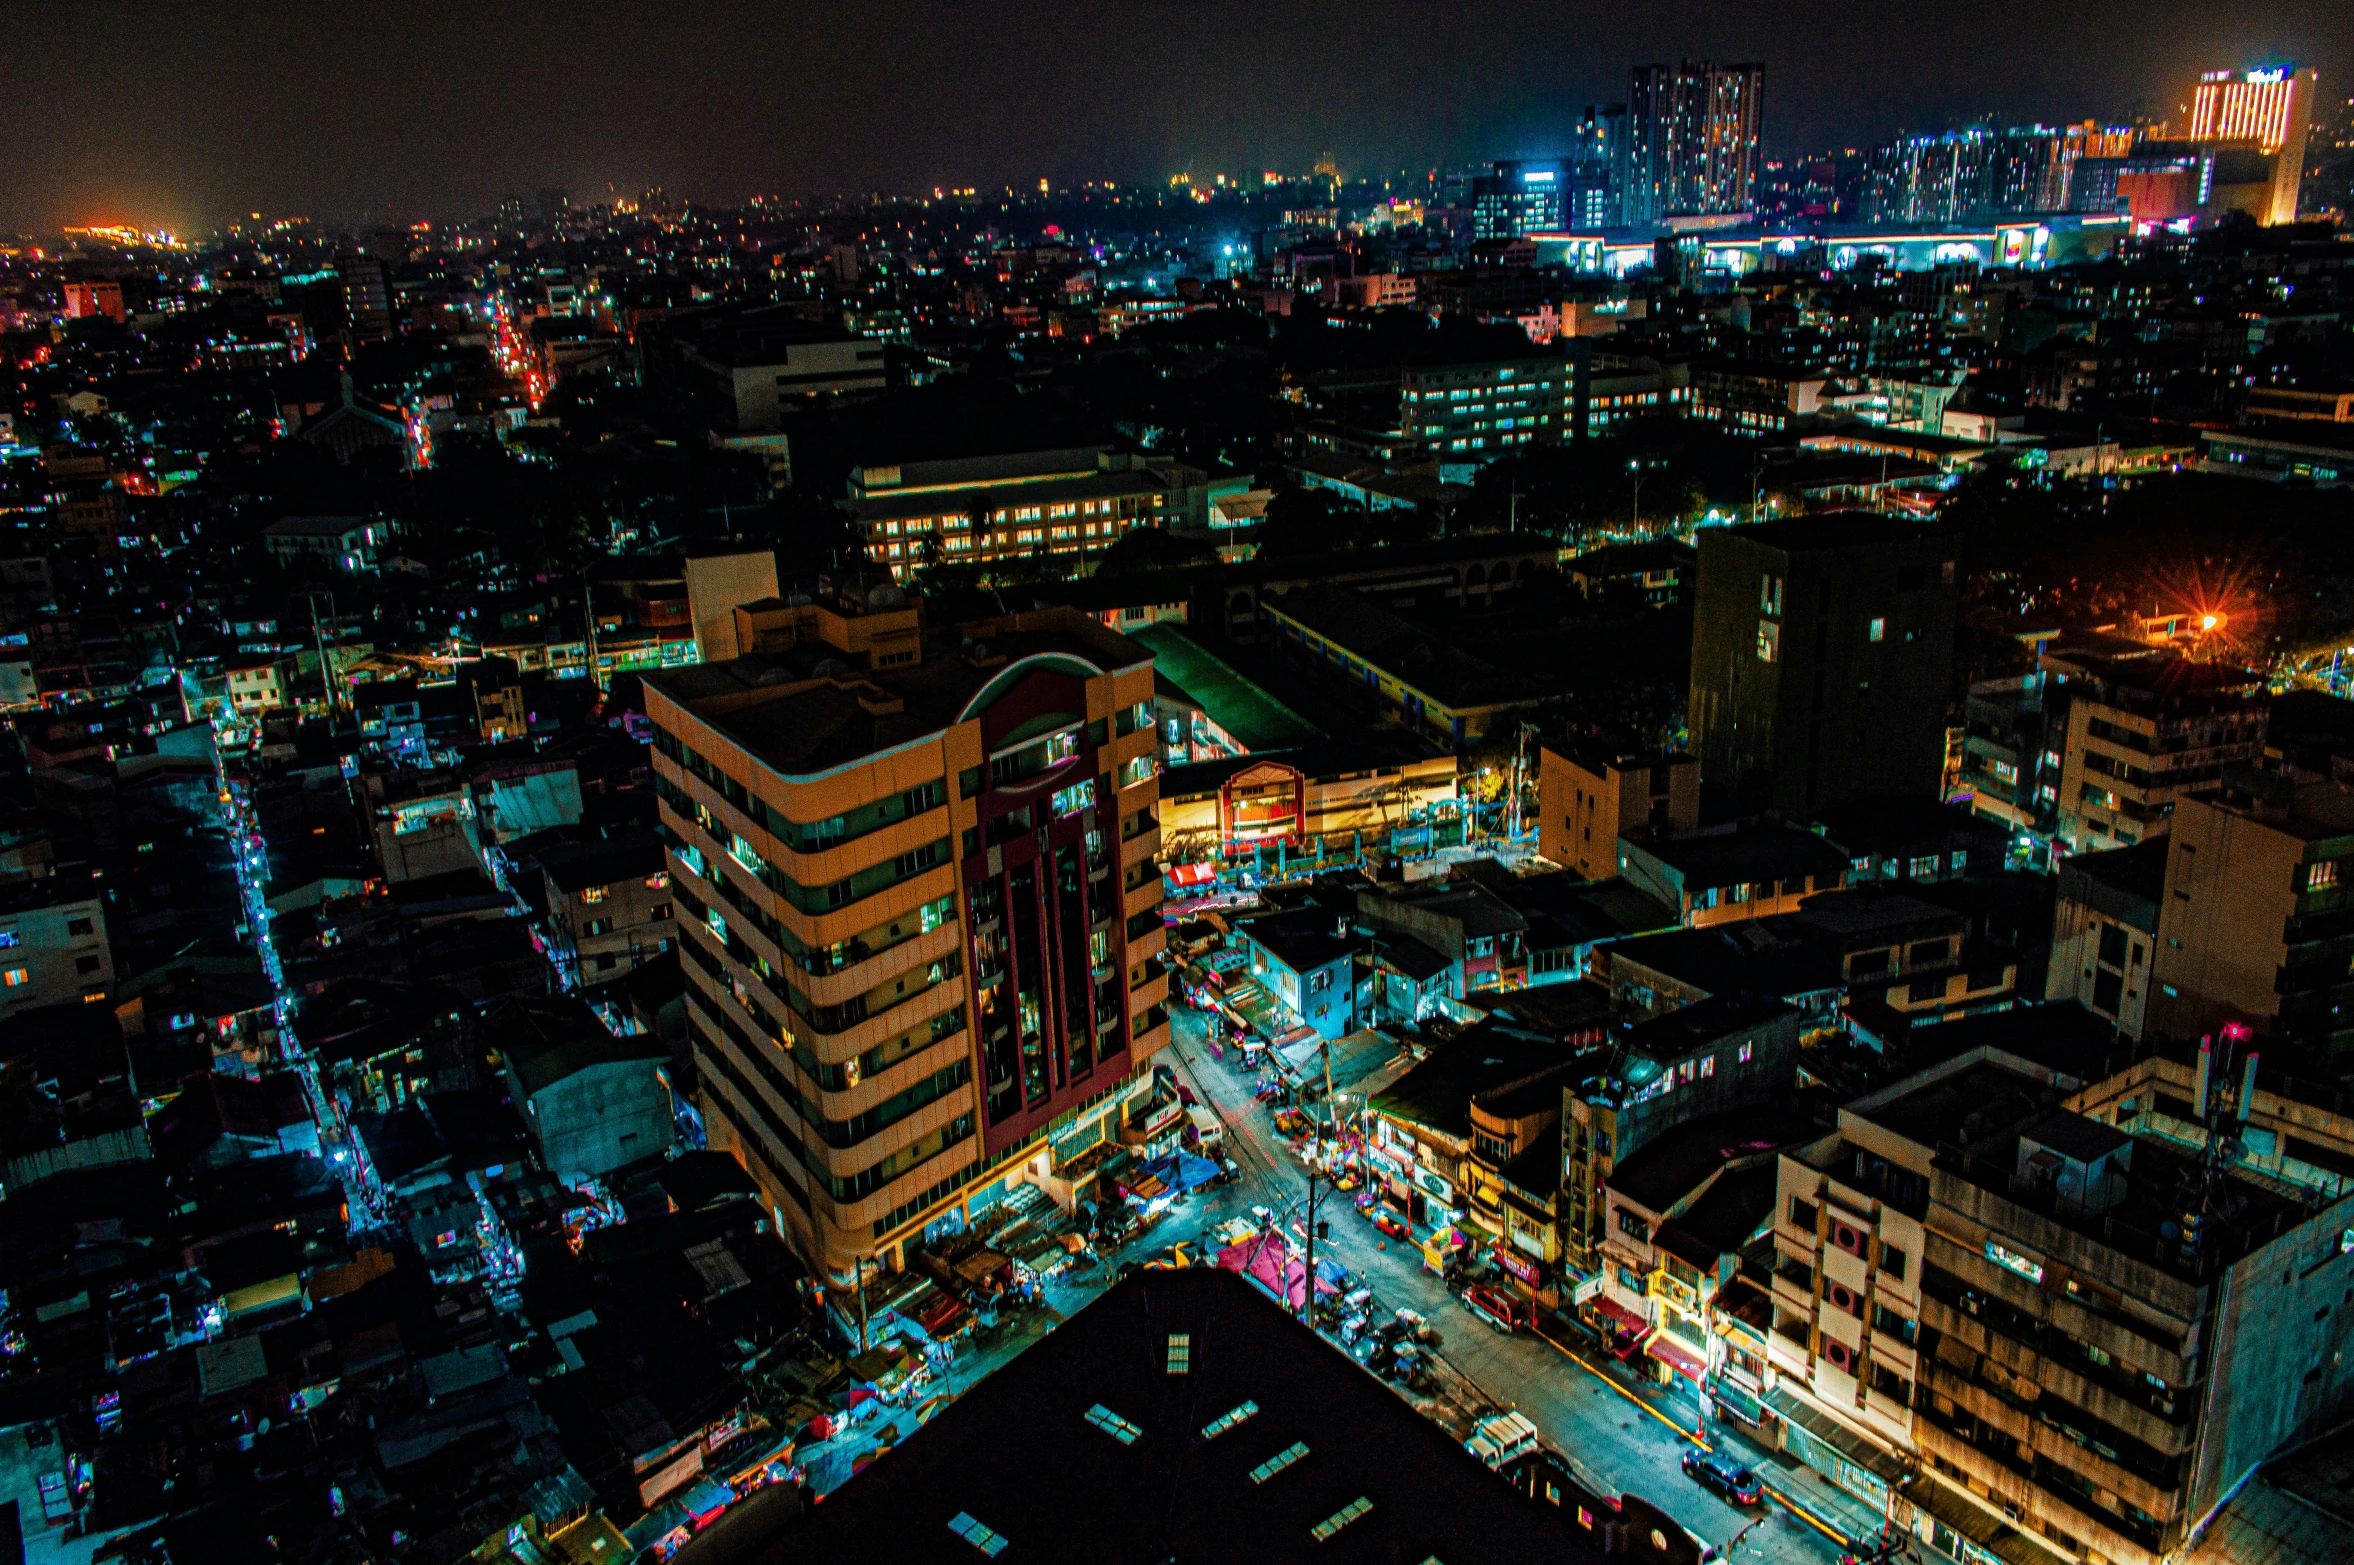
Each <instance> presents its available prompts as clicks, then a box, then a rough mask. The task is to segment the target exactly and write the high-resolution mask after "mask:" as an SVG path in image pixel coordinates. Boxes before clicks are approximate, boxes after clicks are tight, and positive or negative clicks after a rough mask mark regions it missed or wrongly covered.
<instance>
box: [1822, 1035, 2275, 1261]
mask: <svg viewBox="0 0 2354 1565" xmlns="http://www.w3.org/2000/svg"><path fill="white" fill-rule="evenodd" d="M2068 1086H2069V1083H2067V1082H2065V1081H2055V1080H2046V1079H2045V1078H2044V1076H2043V1075H2042V1074H2040V1073H2038V1072H2037V1071H2036V1070H2035V1069H2034V1068H2033V1067H2031V1066H2029V1065H2028V1064H2027V1063H2026V1062H2024V1061H2021V1060H2017V1059H2013V1058H2010V1057H2007V1056H2005V1055H2003V1054H2000V1053H1997V1052H1995V1051H1993V1050H1985V1051H1980V1052H1978V1053H1975V1054H1971V1055H1964V1056H1962V1057H1960V1058H1959V1059H1958V1060H1955V1061H1952V1062H1949V1063H1948V1064H1947V1065H1946V1066H1943V1067H1935V1068H1933V1069H1932V1070H1930V1071H1928V1072H1924V1073H1922V1074H1921V1075H1920V1076H1916V1077H1914V1078H1912V1079H1911V1080H1910V1081H1909V1082H1906V1083H1901V1084H1899V1086H1898V1087H1897V1088H1894V1089H1891V1091H1890V1092H1889V1093H1886V1094H1881V1095H1876V1096H1875V1097H1872V1098H1866V1099H1863V1100H1861V1101H1860V1102H1858V1103H1856V1104H1852V1105H1850V1106H1849V1107H1848V1108H1846V1109H1844V1110H1842V1111H1841V1112H1842V1115H1843V1116H1845V1115H1853V1116H1855V1117H1856V1118H1858V1119H1861V1120H1864V1121H1867V1122H1869V1123H1871V1124H1875V1125H1880V1126H1883V1127H1885V1128H1887V1129H1889V1130H1892V1131H1894V1132H1896V1133H1897V1134H1898V1135H1901V1136H1903V1137H1904V1138H1905V1139H1906V1140H1908V1141H1911V1142H1912V1143H1914V1144H1915V1145H1916V1146H1921V1147H1926V1148H1929V1149H1931V1150H1932V1152H1933V1154H1934V1158H1933V1163H1932V1166H1933V1167H1934V1168H1935V1169H1936V1170H1937V1171H1938V1172H1939V1173H1941V1174H1943V1175H1946V1176H1950V1177H1952V1178H1955V1179H1958V1180H1961V1181H1963V1182H1964V1183H1966V1184H1969V1185H1974V1186H1976V1187H1978V1188H1979V1189H1981V1190H1983V1191H1985V1192H1987V1193H1988V1194H1989V1195H1991V1196H1994V1197H1996V1198H1998V1199H2000V1200H2003V1201H2006V1202H2008V1203H2010V1204H2011V1205H2013V1206H2016V1207H2018V1208H2020V1209H2022V1210H2024V1211H2028V1212H2032V1213H2035V1214H2037V1215H2038V1216H2040V1217H2042V1218H2044V1219H2046V1220H2048V1221H2050V1222H2053V1223H2056V1224H2058V1225H2060V1226H2061V1227H2064V1228H2068V1229H2071V1230H2073V1231H2075V1232H2076V1233H2079V1234H2081V1235H2083V1236H2084V1237H2085V1238H2087V1239H2089V1240H2091V1241H2093V1242H2094V1243H2096V1244H2099V1245H2102V1246H2105V1247H2106V1248H2108V1249H2111V1250H2114V1251H2116V1252H2118V1253H2119V1254H2121V1255H2126V1256H2129V1257H2131V1258H2133V1259H2135V1260H2138V1261H2141V1262H2143V1263H2145V1264H2147V1265H2150V1266H2154V1267H2156V1268H2157V1269H2158V1270H2159V1271H2162V1272H2165V1273H2168V1274H2169V1275H2172V1276H2175V1277H2179V1278H2183V1279H2186V1280H2190V1281H2197V1280H2200V1279H2202V1278H2204V1277H2207V1276H2211V1275H2213V1273H2214V1272H2215V1270H2216V1269H2218V1268H2220V1267H2222V1266H2226V1265H2229V1264H2231V1263H2232V1262H2234V1261H2236V1260H2237V1259H2239V1257H2240V1256H2242V1255H2245V1254H2246V1253H2247V1252H2248V1251H2249V1250H2250V1249H2252V1248H2254V1247H2255V1246H2256V1245H2258V1244H2262V1243H2268V1242H2269V1241H2270V1240H2271V1239H2272V1238H2273V1237H2275V1235H2276V1234H2277V1233H2278V1232H2279V1231H2280V1228H2281V1225H2283V1224H2286V1223H2294V1222H2301V1221H2303V1220H2304V1218H2305V1217H2306V1215H2307V1211H2306V1208H2305V1206H2304V1205H2303V1203H2302V1202H2301V1201H2300V1200H2299V1199H2297V1198H2296V1196H2294V1195H2293V1194H2289V1193H2286V1191H2287V1190H2288V1189H2289V1187H2285V1186H2283V1187H2277V1188H2276V1186H2275V1185H2274V1184H2273V1183H2272V1182H2270V1181H2268V1180H2264V1179H2260V1178H2257V1177H2252V1176H2250V1175H2249V1174H2248V1173H2247V1172H2246V1171H2245V1170H2244V1169H2238V1168H2234V1169H2232V1170H2230V1171H2228V1172H2227V1173H2226V1174H2225V1175H2224V1176H2223V1178H2224V1181H2225V1182H2224V1184H2223V1186H2221V1187H2220V1188H2219V1190H2218V1193H2217V1194H2215V1195H2214V1196H2212V1197H2210V1199H2209V1201H2208V1203H2207V1208H2206V1210H2207V1212H2208V1216H2209V1219H2210V1221H2209V1224H2208V1226H2209V1228H2210V1230H2211V1232H2210V1234H2209V1235H2208V1236H2207V1238H2206V1240H2205V1242H2204V1243H2203V1245H2202V1247H2201V1249H2200V1251H2199V1252H2198V1253H2196V1254H2187V1253H2185V1250H2184V1248H2183V1235H2182V1229H2181V1219H2182V1214H2183V1211H2184V1203H2185V1196H2184V1192H2185V1190H2186V1189H2189V1188H2191V1187H2192V1186H2193V1185H2194V1184H2195V1183H2196V1180H2197V1174H2198V1168H2197V1160H2196V1158H2194V1157H2193V1156H2191V1155H2190V1154H2188V1153H2186V1152H2184V1151H2182V1150H2180V1149H2178V1148H2176V1147H2174V1146H2172V1145H2169V1144H2168V1143H2166V1142H2164V1141H2161V1140H2158V1139H2156V1138H2154V1137H2149V1136H2137V1137H2130V1138H2129V1137H2127V1136H2125V1135H2124V1134H2123V1133H2122V1132H2120V1131H2118V1130H2116V1129H2115V1128H2114V1127H2111V1126H2108V1125H2104V1124H2101V1123H2099V1122H2097V1121H2094V1120H2091V1119H2089V1118H2086V1117H2084V1116H2081V1115H2076V1114H2073V1113H2069V1112H2066V1111H2064V1110H2063V1109H2061V1107H2060V1100H2061V1098H2062V1096H2063V1095H2064V1093H2065V1091H2066V1090H2067V1089H2068ZM2022 1142H2027V1143H2032V1144H2033V1145H2034V1146H2038V1147H2044V1148H2048V1149H2050V1150H2052V1151H2055V1152H2059V1153H2060V1154H2061V1155H2062V1156H2065V1157H2070V1158H2074V1159H2076V1160H2077V1161H2079V1162H2091V1161H2093V1160H2095V1159H2098V1158H2100V1157H2102V1156H2105V1155H2107V1154H2110V1153H2113V1152H2116V1151H2118V1150H2119V1149H2121V1148H2125V1147H2128V1146H2130V1148H2131V1155H2130V1158H2129V1159H2123V1160H2117V1161H2116V1162H2113V1164H2112V1167H2113V1168H2115V1169H2117V1171H2118V1172H2121V1173H2122V1174H2123V1176H2124V1177H2123V1179H2122V1180H2121V1181H2120V1182H2119V1183H2118V1184H2117V1185H2116V1186H2115V1187H2114V1188H2113V1189H2112V1190H2111V1191H2110V1192H2109V1193H2108V1194H2107V1195H2106V1196H2104V1197H2103V1198H2102V1201H2101V1204H2099V1205H2098V1206H2097V1207H2094V1206H2089V1205H2087V1204H2086V1203H2085V1202H2083V1201H2082V1200H2080V1199H2076V1198H2073V1197H2071V1196H2069V1195H2066V1194H2062V1193H2060V1192H2059V1191H2058V1190H2057V1189H2056V1188H2055V1187H2053V1186H2052V1185H2051V1184H2050V1183H2049V1182H2048V1181H2039V1180H2038V1179H2037V1178H2036V1177H2035V1171H2034V1170H2033V1169H2030V1168H2029V1167H2028V1166H2027V1159H2026V1158H2025V1157H2024V1156H2023V1155H2022V1147H2021V1143H2022Z"/></svg>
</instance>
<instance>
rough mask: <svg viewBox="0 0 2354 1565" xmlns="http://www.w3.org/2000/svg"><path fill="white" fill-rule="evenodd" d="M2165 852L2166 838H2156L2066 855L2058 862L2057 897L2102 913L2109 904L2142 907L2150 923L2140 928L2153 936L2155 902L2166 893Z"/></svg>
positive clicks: (2122, 914) (2108, 908) (2154, 928)
mask: <svg viewBox="0 0 2354 1565" xmlns="http://www.w3.org/2000/svg"><path fill="white" fill-rule="evenodd" d="M2166 849H2167V842H2166V839H2165V838H2164V837H2163V836H2159V837H2147V838H2144V839H2143V840H2142V841H2140V842H2137V843H2135V844H2134V845H2133V846H2131V847H2129V848H2111V849H2109V850H2108V851H2107V852H2105V853H2074V854H2070V855H2069V856H2068V857H2067V858H2064V859H2062V860H2061V861H2060V895H2061V896H2063V897H2071V898H2074V899H2075V900H2077V901H2091V902H2094V903H2095V905H2096V906H2099V907H2100V908H2101V910H2102V911H2103V912H2110V911H2112V909H2111V907H2110V905H2109V902H2110V901H2116V902H2117V903H2118V904H2119V905H2120V906H2141V905H2146V906H2147V907H2148V908H2149V909H2150V918H2151V922H2150V923H2149V924H2147V925H2145V926H2143V927H2145V928H2147V929H2149V930H2151V931H2152V932H2153V933H2154V932H2155V930H2156V910H2157V904H2158V899H2159V898H2160V897H2161V896H2164V895H2165V893H2166ZM2079 882H2080V883H2081V885H2079V884H2078V883H2079ZM2103 894H2106V899H2105V900H2104V897H2103ZM2116 916H2118V917H2124V916H2126V915H2125V914H2124V913H2122V912H2120V913H2117V915H2116Z"/></svg>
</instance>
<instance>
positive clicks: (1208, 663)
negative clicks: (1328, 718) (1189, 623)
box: [1128, 625, 1324, 793]
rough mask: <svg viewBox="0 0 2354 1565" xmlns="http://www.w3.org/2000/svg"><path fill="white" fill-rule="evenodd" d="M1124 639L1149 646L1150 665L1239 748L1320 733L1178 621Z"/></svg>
mask: <svg viewBox="0 0 2354 1565" xmlns="http://www.w3.org/2000/svg"><path fill="white" fill-rule="evenodd" d="M1128 639H1129V640H1131V641H1134V642H1136V643H1137V644H1138V645H1140V646H1143V647H1146V648H1148V649H1150V651H1151V652H1152V655H1153V667H1154V670H1155V671H1156V672H1160V673H1166V674H1167V675H1168V676H1169V677H1170V678H1171V679H1174V680H1175V681H1176V682H1177V684H1178V685H1179V686H1180V687H1181V688H1182V689H1183V690H1184V691H1185V693H1186V694H1187V695H1188V696H1190V697H1192V698H1193V699H1194V700H1195V701H1197V702H1199V703H1201V709H1202V711H1203V712H1204V713H1205V714H1206V715H1207V716H1208V717H1209V719H1210V721H1211V722H1213V723H1216V724H1217V725H1218V726H1219V727H1220V728H1222V729H1224V730H1225V731H1226V732H1227V733H1228V734H1230V735H1232V736H1233V738H1234V742H1235V743H1237V744H1239V745H1241V746H1242V747H1243V748H1244V749H1245V750H1250V751H1260V750H1282V749H1288V748H1291V747H1293V746H1297V745H1306V744H1313V743H1314V742H1315V741H1316V740H1318V739H1321V738H1323V737H1324V734H1323V731H1322V730H1321V729H1319V728H1317V727H1316V725H1315V724H1313V723H1311V722H1309V721H1308V720H1307V719H1306V718H1304V717H1302V716H1300V714H1299V713H1297V712H1295V711H1293V710H1292V709H1291V708H1290V707H1288V706H1285V705H1284V704H1283V703H1282V702H1281V701H1279V700H1277V699H1276V698H1275V697H1274V696H1272V695H1269V694H1268V693H1267V692H1266V691H1265V690H1263V689H1261V688H1260V687H1259V686H1258V685H1256V684H1255V683H1253V682H1252V681H1251V680H1250V679H1249V678H1247V677H1246V676H1245V675H1243V674H1242V673H1240V672H1239V671H1237V670H1236V669H1235V668H1234V666H1233V665H1232V664H1230V663H1228V662H1227V661H1226V660H1225V659H1223V658H1221V657H1219V656H1218V655H1217V654H1215V653H1213V652H1211V651H1210V650H1209V649H1208V648H1207V647H1205V646H1203V645H1202V644H1201V643H1200V642H1198V641H1196V640H1194V638H1193V637H1192V636H1190V635H1188V634H1187V633H1186V632H1185V630H1184V628H1183V627H1182V626H1178V625H1141V626H1139V627H1137V628H1136V629H1135V630H1133V631H1130V632H1128ZM1204 764H1216V763H1204ZM1219 781H1224V779H1223V778H1220V779H1219ZM1167 791H1168V790H1167V788H1166V787H1165V786H1164V788H1163V792H1164V793H1165V792H1167Z"/></svg>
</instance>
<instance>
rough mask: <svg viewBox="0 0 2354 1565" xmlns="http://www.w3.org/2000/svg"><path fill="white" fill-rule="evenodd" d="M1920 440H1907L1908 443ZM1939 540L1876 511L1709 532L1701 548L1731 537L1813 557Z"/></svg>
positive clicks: (1790, 518)
mask: <svg viewBox="0 0 2354 1565" xmlns="http://www.w3.org/2000/svg"><path fill="white" fill-rule="evenodd" d="M1842 433H1843V434H1844V433H1845V432H1844V431H1842ZM1920 438H1922V437H1920V436H1911V437H1908V439H1909V440H1919V439H1920ZM1937 536H1938V534H1937V533H1936V532H1934V531H1933V530H1932V529H1930V528H1927V527H1924V526H1922V525H1921V524H1920V523H1918V522H1907V521H1900V520H1897V519H1896V518H1894V517H1890V516H1884V515H1882V514H1881V513H1879V512H1877V511H1824V512H1821V513H1819V514H1816V515H1813V516H1786V517H1780V518H1777V519H1775V520H1773V521H1769V522H1752V523H1750V524H1749V525H1748V526H1746V527H1722V528H1710V529H1708V530H1706V531H1704V532H1702V533H1701V535H1700V538H1701V544H1700V547H1701V551H1702V552H1703V553H1706V552H1708V543H1709V541H1710V540H1712V539H1716V538H1727V537H1729V538H1740V539H1743V540H1745V541H1747V542H1750V543H1758V544H1763V545H1765V546H1766V547H1767V548H1769V549H1779V550H1781V551H1782V552H1783V553H1785V554H1812V553H1817V552H1820V551H1824V550H1830V549H1853V548H1857V547H1860V546H1864V545H1869V544H1880V543H1911V542H1916V541H1919V540H1923V539H1929V538H1934V537H1937Z"/></svg>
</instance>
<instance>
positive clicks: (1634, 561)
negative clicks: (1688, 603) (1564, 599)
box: [1567, 538, 1700, 577]
mask: <svg viewBox="0 0 2354 1565" xmlns="http://www.w3.org/2000/svg"><path fill="white" fill-rule="evenodd" d="M1699 558H1700V551H1699V550H1697V549H1695V548H1693V547H1692V546H1691V545H1690V544H1688V543H1678V542H1676V541H1675V540H1674V539H1672V538H1657V539H1653V540H1651V541H1650V542H1648V543H1611V544H1604V545H1603V546H1602V547H1601V548H1599V549H1589V550H1587V551H1586V552H1585V553H1583V554H1581V555H1579V556H1578V557H1577V558H1575V559H1573V560H1571V561H1570V562H1569V564H1568V567H1567V569H1568V571H1569V573H1570V574H1571V575H1573V576H1589V577H1596V576H1633V575H1638V574H1642V573H1644V572H1649V571H1688V570H1690V569H1691V568H1692V566H1693V563H1694V562H1695V561H1697V560H1698V559H1699Z"/></svg>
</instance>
